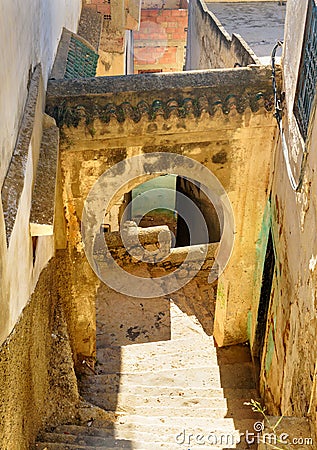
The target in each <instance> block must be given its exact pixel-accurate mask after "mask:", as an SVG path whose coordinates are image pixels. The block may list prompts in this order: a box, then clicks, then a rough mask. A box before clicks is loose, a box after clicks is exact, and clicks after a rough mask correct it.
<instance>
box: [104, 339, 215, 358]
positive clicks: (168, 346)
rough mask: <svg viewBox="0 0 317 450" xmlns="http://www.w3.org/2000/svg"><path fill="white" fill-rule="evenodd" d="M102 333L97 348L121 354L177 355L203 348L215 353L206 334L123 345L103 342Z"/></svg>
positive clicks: (212, 344)
mask: <svg viewBox="0 0 317 450" xmlns="http://www.w3.org/2000/svg"><path fill="white" fill-rule="evenodd" d="M102 338H103V335H100V336H99V335H97V349H102V348H113V349H115V350H116V351H117V352H119V351H120V353H121V354H122V355H128V354H130V355H132V354H133V355H140V353H142V355H145V356H146V355H149V356H151V355H155V354H162V355H163V354H164V355H165V354H174V355H178V354H180V353H181V352H182V351H184V350H186V351H193V352H197V351H200V350H203V349H206V350H207V351H211V352H213V353H214V354H216V353H217V349H216V347H215V342H214V339H213V337H212V336H207V335H206V334H195V335H194V336H188V337H186V336H185V337H182V338H180V339H171V338H170V337H169V339H165V340H153V341H149V342H142V343H133V344H131V343H129V344H125V345H115V344H112V345H109V344H107V343H106V344H103V339H102Z"/></svg>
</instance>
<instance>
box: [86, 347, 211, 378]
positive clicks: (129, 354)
mask: <svg viewBox="0 0 317 450" xmlns="http://www.w3.org/2000/svg"><path fill="white" fill-rule="evenodd" d="M130 347H133V346H130ZM163 349H164V347H163V348H158V349H156V350H153V349H152V347H151V350H150V351H145V352H144V351H143V350H142V351H137V352H136V351H135V350H134V349H133V351H131V350H130V349H128V348H127V347H123V348H117V347H116V348H113V347H103V348H99V349H98V350H97V364H96V368H95V369H96V371H97V373H113V372H142V371H146V372H150V371H158V370H168V369H174V368H185V367H188V368H190V367H199V366H205V365H207V364H208V365H210V366H214V367H217V366H218V360H217V353H216V349H215V348H214V347H210V348H208V347H205V348H202V349H199V350H197V348H196V346H195V348H193V347H191V348H186V346H185V347H181V348H179V349H178V350H177V351H172V352H166V351H163Z"/></svg>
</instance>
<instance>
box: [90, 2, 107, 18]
mask: <svg viewBox="0 0 317 450" xmlns="http://www.w3.org/2000/svg"><path fill="white" fill-rule="evenodd" d="M86 6H88V7H89V8H92V9H94V10H95V11H97V12H98V13H100V14H103V15H109V16H111V5H110V1H108V0H87V2H86Z"/></svg>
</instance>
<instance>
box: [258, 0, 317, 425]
mask: <svg viewBox="0 0 317 450" xmlns="http://www.w3.org/2000/svg"><path fill="white" fill-rule="evenodd" d="M307 5H308V1H307V0H305V1H303V2H297V1H296V0H288V5H287V16H286V29H285V48H284V55H283V75H284V87H283V88H284V90H285V93H286V97H285V104H284V106H285V114H284V119H283V125H284V127H285V130H286V141H287V145H288V151H289V155H290V161H291V166H292V170H293V173H294V176H295V178H296V180H297V179H298V177H299V171H300V165H301V158H302V152H303V148H304V146H303V140H302V138H301V136H300V133H299V129H298V126H297V123H296V119H295V116H294V114H293V105H294V98H295V92H296V86H297V77H298V71H299V64H300V58H301V51H302V42H303V32H304V25H305V18H306V10H307ZM316 142H317V120H316V107H315V108H314V110H313V113H312V115H311V125H310V133H309V136H308V140H307V142H306V145H307V149H308V151H309V153H308V157H307V164H306V167H305V172H304V180H303V185H302V188H301V189H300V191H299V192H297V193H295V192H294V191H293V190H292V188H291V186H290V183H289V180H288V176H287V172H286V166H285V161H284V158H283V154H282V149H281V145H280V140H279V141H278V143H277V146H276V149H275V163H274V176H273V179H272V180H271V186H272V194H271V208H268V211H267V214H266V218H264V220H263V224H264V226H263V227H262V232H263V236H260V235H259V241H261V240H262V241H263V240H264V241H265V239H266V238H267V232H268V229H269V228H270V223H269V222H270V221H271V224H272V233H273V241H274V249H275V259H276V266H275V272H274V277H273V284H272V291H271V300H270V307H269V313H268V323H267V330H266V341H265V347H264V354H263V359H262V372H261V380H260V381H261V393H262V396H263V397H264V399H265V401H266V402H267V405H268V406H269V412H270V413H273V414H276V415H280V414H285V415H297V416H306V415H308V416H309V417H311V418H312V424H313V430H314V433H315V434H316V406H317V405H316V358H317V345H316V337H317V333H316V330H317V297H316V287H317V272H316V270H317V268H316V260H317V259H316V255H317V239H316V226H317V195H316V192H317V177H316V173H317V157H316V155H317V145H316ZM268 215H269V216H270V217H268ZM265 223H266V225H265ZM265 230H266V231H265ZM263 251H264V253H265V246H264V247H263ZM255 298H256V297H255ZM254 325H255V323H254V321H253V327H254Z"/></svg>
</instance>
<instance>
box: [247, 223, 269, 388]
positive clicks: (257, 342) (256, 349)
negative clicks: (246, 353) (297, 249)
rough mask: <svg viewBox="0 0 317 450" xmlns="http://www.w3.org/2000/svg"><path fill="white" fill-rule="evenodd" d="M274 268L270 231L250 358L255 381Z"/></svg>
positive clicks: (259, 364)
mask: <svg viewBox="0 0 317 450" xmlns="http://www.w3.org/2000/svg"><path fill="white" fill-rule="evenodd" d="M274 268H275V254H274V246H273V238H272V231H271V230H270V232H269V236H268V242H267V247H266V254H265V260H264V267H263V274H262V287H261V294H260V302H259V308H258V316H257V325H256V330H255V338H254V343H253V347H252V356H253V361H254V365H255V370H256V379H257V380H259V376H260V368H261V360H262V355H263V349H264V339H265V333H266V327H267V317H268V311H269V306H270V299H271V291H272V282H273V275H274Z"/></svg>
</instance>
